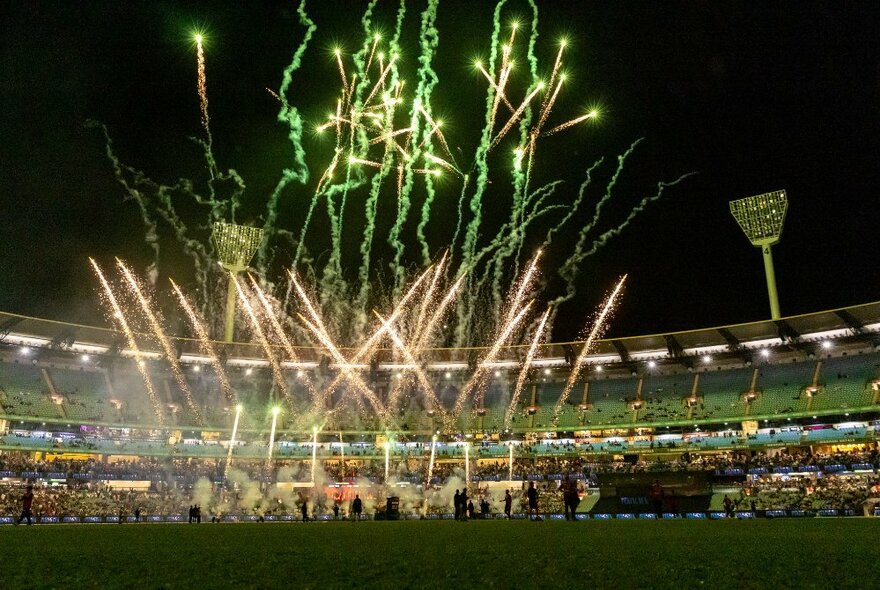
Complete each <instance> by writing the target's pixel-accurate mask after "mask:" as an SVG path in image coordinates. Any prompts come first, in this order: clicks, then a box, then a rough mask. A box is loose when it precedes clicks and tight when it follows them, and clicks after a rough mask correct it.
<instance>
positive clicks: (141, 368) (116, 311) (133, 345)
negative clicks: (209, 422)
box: [89, 258, 165, 424]
mask: <svg viewBox="0 0 880 590" xmlns="http://www.w3.org/2000/svg"><path fill="white" fill-rule="evenodd" d="M89 262H90V263H91V265H92V269H94V271H95V274H96V275H97V276H98V280H99V281H100V283H101V287H103V289H104V295H105V296H106V297H107V302H108V303H109V304H110V308H111V309H112V310H113V318H114V319H115V320H116V323H117V324H119V327H120V328H121V329H122V332H123V334H125V339H126V340H127V341H128V348H129V349H130V350H131V352H132V354H134V358H135V361H136V363H135V364H136V365H137V368H138V372H140V374H141V377H142V378H143V380H144V387H145V389H146V391H147V396H148V397H149V398H150V403H151V404H152V405H153V411H154V412H155V414H156V420H158V421H159V424H165V417H164V416H163V415H162V406H161V404H160V403H159V398H158V397H157V396H156V388H155V387H153V379H152V378H151V377H150V373H149V371H147V368H146V364H145V363H144V361H143V359H142V358H141V351H140V348H139V347H138V344H137V341H136V340H135V338H134V332H132V330H131V327H130V326H129V325H128V320H126V319H125V314H123V313H122V307H120V306H119V302H118V301H117V299H116V295H115V294H114V293H113V289H112V288H110V283H108V282H107V279H106V278H104V273H103V272H102V271H101V267H100V266H98V263H97V262H95V260H94V259H93V258H89Z"/></svg>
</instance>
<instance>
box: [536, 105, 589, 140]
mask: <svg viewBox="0 0 880 590" xmlns="http://www.w3.org/2000/svg"><path fill="white" fill-rule="evenodd" d="M598 116H599V111H590V112H589V113H587V114H586V115H581V116H580V117H575V118H574V119H572V120H571V121H566V122H565V123H563V124H561V125H557V126H556V127H554V128H552V129H548V130H547V131H545V132H544V133H542V134H541V137H547V136H548V135H553V134H554V133H559V132H560V131H563V130H565V129H568V128H569V127H574V126H575V125H577V124H578V123H582V122H584V121H586V120H587V119H595V118H596V117H598Z"/></svg>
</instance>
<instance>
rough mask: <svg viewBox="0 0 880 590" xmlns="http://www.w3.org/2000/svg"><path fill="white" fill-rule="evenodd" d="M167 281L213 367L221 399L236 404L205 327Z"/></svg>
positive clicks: (221, 364) (185, 300)
mask: <svg viewBox="0 0 880 590" xmlns="http://www.w3.org/2000/svg"><path fill="white" fill-rule="evenodd" d="M169 280H170V281H171V287H172V288H173V289H174V292H175V293H176V294H177V299H178V301H179V302H180V307H182V308H183V311H185V312H186V315H187V317H188V318H189V323H190V325H191V326H192V328H193V330H194V331H195V333H196V335H197V336H198V339H199V348H200V349H201V351H202V354H204V355H205V356H207V357H208V358H209V359H211V366H213V367H214V373H215V374H216V375H217V380H218V381H219V382H220V390H221V391H222V392H223V397H225V398H226V400H227V401H228V402H230V403H238V395H236V393H235V391H234V390H233V389H232V385H231V384H230V383H229V378H228V377H227V376H226V370H225V369H224V368H223V363H221V362H220V357H219V356H218V355H217V351H216V350H214V346H213V345H212V344H211V337H210V336H209V335H208V331H207V330H206V329H205V326H204V324H203V323H202V321H201V320H200V319H199V317H198V315H196V312H195V310H194V309H193V307H192V305H190V303H189V301H188V300H187V299H186V296H185V295H184V294H183V291H181V290H180V287H178V286H177V283H175V282H174V281H173V280H172V279H169Z"/></svg>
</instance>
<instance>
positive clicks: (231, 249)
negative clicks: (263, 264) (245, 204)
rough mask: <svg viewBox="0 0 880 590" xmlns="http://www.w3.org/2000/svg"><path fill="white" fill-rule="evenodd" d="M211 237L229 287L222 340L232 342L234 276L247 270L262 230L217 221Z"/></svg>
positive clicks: (258, 245) (257, 246)
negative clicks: (226, 272) (227, 275)
mask: <svg viewBox="0 0 880 590" xmlns="http://www.w3.org/2000/svg"><path fill="white" fill-rule="evenodd" d="M212 237H213V239H214V246H215V247H216V248H217V255H218V256H219V257H220V266H222V267H223V268H224V269H226V270H227V271H228V272H229V287H228V289H227V290H226V330H225V332H224V336H223V340H224V341H226V342H232V328H233V325H234V323H235V275H236V273H239V272H241V271H243V270H247V267H248V264H249V263H250V261H251V258H253V257H254V253H255V252H256V251H257V248H259V247H260V242H262V241H263V230H262V228H259V227H250V226H247V225H235V224H233V223H223V222H219V221H218V222H216V223H214V233H213V236H212Z"/></svg>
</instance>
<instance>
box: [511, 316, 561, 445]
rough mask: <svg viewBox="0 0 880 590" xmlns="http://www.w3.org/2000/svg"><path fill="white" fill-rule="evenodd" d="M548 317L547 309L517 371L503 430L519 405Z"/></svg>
mask: <svg viewBox="0 0 880 590" xmlns="http://www.w3.org/2000/svg"><path fill="white" fill-rule="evenodd" d="M549 317H550V308H549V307H548V308H547V311H545V312H544V315H542V316H541V321H540V322H539V323H538V327H537V328H536V329H535V335H534V336H533V337H532V343H531V345H529V351H528V353H527V354H526V358H525V360H524V361H523V364H522V367H521V368H520V370H519V375H518V376H517V378H516V385H515V386H514V388H513V393H512V394H511V396H510V405H509V406H508V408H507V413H505V415H504V428H505V429H507V428H510V421H511V419H512V418H513V413H514V412H515V411H516V406H517V404H518V403H519V396H520V394H521V393H522V390H523V386H524V385H525V382H526V378H527V377H528V375H529V370H531V366H532V359H533V358H535V352H537V350H538V346H539V345H540V344H541V341H542V339H543V337H544V328H545V326H546V325H547V319H548V318H549Z"/></svg>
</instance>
